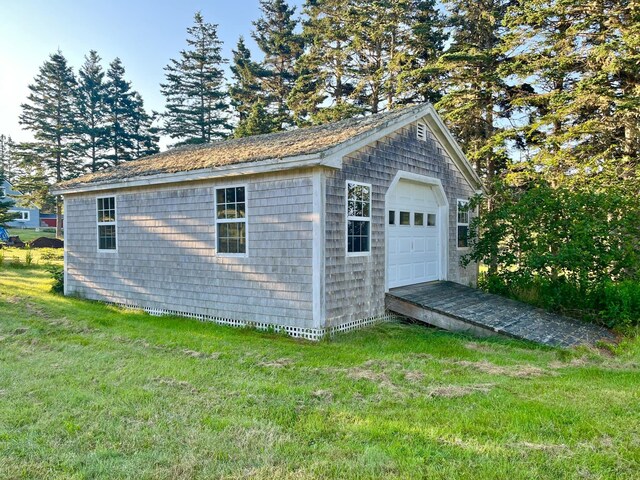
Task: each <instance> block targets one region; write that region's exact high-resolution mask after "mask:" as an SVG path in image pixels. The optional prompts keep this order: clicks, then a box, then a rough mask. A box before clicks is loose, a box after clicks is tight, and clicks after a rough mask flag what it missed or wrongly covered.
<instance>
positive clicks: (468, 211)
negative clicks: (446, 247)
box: [456, 198, 471, 250]
mask: <svg viewBox="0 0 640 480" xmlns="http://www.w3.org/2000/svg"><path fill="white" fill-rule="evenodd" d="M460 203H463V204H465V205H469V200H464V199H462V198H457V199H456V249H457V250H469V248H470V247H469V246H466V247H460V246H459V245H460V242H459V240H460V239H459V238H458V227H465V226H466V227H467V245H468V244H469V237H468V234H469V224H470V223H471V210H470V209H467V223H464V222H459V221H458V215H459V213H460Z"/></svg>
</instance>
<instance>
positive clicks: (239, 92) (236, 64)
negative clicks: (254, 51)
mask: <svg viewBox="0 0 640 480" xmlns="http://www.w3.org/2000/svg"><path fill="white" fill-rule="evenodd" d="M232 52H233V61H232V63H231V75H232V78H233V83H232V84H231V87H230V88H229V96H230V97H231V105H232V106H233V108H234V109H235V111H236V112H237V114H238V117H239V120H240V122H243V121H245V120H246V119H247V117H248V116H249V114H250V113H251V111H252V109H253V107H254V106H255V105H256V104H257V103H259V102H262V103H264V101H265V99H264V94H263V93H262V90H261V79H262V78H263V77H264V76H266V75H267V74H268V72H266V71H265V70H263V69H262V67H261V66H260V64H259V63H257V62H254V61H253V59H252V58H251V51H250V50H249V49H248V48H247V46H246V44H245V43H244V38H243V37H240V38H239V39H238V44H237V46H236V49H235V50H233V51H232ZM234 134H235V133H234Z"/></svg>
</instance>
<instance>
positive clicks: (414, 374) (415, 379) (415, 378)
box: [404, 370, 425, 383]
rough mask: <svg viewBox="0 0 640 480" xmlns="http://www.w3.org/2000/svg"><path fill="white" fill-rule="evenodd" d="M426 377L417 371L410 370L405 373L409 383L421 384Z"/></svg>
mask: <svg viewBox="0 0 640 480" xmlns="http://www.w3.org/2000/svg"><path fill="white" fill-rule="evenodd" d="M424 377H425V375H424V373H422V372H419V371H417V370H408V371H406V372H404V378H405V380H406V381H407V382H411V383H419V382H421V381H422V380H423V379H424Z"/></svg>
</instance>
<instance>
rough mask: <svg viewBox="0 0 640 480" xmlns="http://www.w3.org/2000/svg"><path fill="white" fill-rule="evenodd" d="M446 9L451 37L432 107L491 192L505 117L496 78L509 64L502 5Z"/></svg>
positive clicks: (502, 150) (454, 2) (491, 1)
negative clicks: (439, 92)
mask: <svg viewBox="0 0 640 480" xmlns="http://www.w3.org/2000/svg"><path fill="white" fill-rule="evenodd" d="M446 5H447V7H448V9H449V12H450V16H449V20H448V24H449V26H450V28H451V29H452V37H451V44H450V46H449V48H448V49H447V50H446V51H445V53H444V54H443V55H442V56H441V57H440V59H439V60H438V65H437V66H438V68H439V70H440V74H441V78H442V86H441V88H442V89H443V90H444V92H445V94H444V96H443V97H442V99H441V100H440V101H439V102H438V103H437V105H436V108H437V109H438V110H439V111H440V113H441V114H442V115H443V117H444V119H445V121H446V122H447V125H448V126H449V127H450V128H451V130H452V131H453V133H454V134H455V136H456V137H457V140H458V141H459V142H460V143H461V145H462V147H463V149H464V151H465V153H466V154H467V156H468V157H469V159H470V160H471V161H472V163H473V164H474V165H475V168H476V171H477V173H478V174H479V175H480V176H481V177H482V178H483V179H484V182H485V186H486V187H487V188H488V189H489V190H491V187H492V185H493V182H494V179H495V178H496V177H497V176H499V175H501V174H502V173H503V172H504V169H505V168H506V164H507V163H508V161H509V159H508V154H507V151H506V147H505V140H504V138H503V136H502V135H503V132H502V126H501V121H504V119H505V118H507V117H508V116H509V115H510V110H509V108H505V106H506V102H507V99H508V93H507V92H508V90H509V88H508V85H507V84H506V81H505V78H504V77H503V76H502V75H501V73H500V68H501V67H503V65H504V64H505V63H506V62H508V61H509V59H508V58H507V57H506V56H505V54H504V50H503V35H504V31H503V27H502V19H503V18H504V15H505V12H506V9H507V6H508V0H483V1H481V2H466V1H463V0H447V2H446Z"/></svg>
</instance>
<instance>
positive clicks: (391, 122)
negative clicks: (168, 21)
mask: <svg viewBox="0 0 640 480" xmlns="http://www.w3.org/2000/svg"><path fill="white" fill-rule="evenodd" d="M480 188H481V187H480V180H479V179H478V177H477V175H476V174H475V172H474V170H473V168H472V167H471V166H470V164H469V162H468V161H467V160H466V158H465V157H464V155H463V154H462V152H461V151H460V148H459V147H458V146H457V145H456V143H455V141H454V140H453V138H452V137H451V135H450V133H449V132H448V131H447V129H446V128H445V126H444V125H443V123H442V121H441V120H440V119H439V118H438V116H437V114H436V112H435V110H434V109H433V107H431V106H430V105H417V106H413V107H407V108H404V109H399V110H393V111H391V112H386V113H382V114H377V115H371V116H368V117H364V118H356V119H349V120H344V121H341V122H336V123H333V124H328V125H323V126H317V127H310V128H305V129H299V130H293V131H288V132H282V133H276V134H269V135H260V136H255V137H249V138H244V139H237V140H228V141H224V142H217V143H212V144H208V145H203V146H195V147H186V148H178V149H173V150H169V151H167V152H164V153H161V154H158V155H154V156H150V157H146V158H143V159H140V160H136V161H133V162H128V163H126V164H123V165H120V166H118V167H115V168H112V169H110V170H105V171H103V172H98V173H94V174H90V175H85V176H83V177H80V178H77V179H74V180H71V181H68V182H65V183H61V184H59V185H57V186H56V187H55V188H54V191H53V193H55V194H62V195H64V199H65V220H66V229H65V236H66V239H65V249H66V250H65V276H66V280H65V291H66V293H67V294H74V295H82V296H85V297H87V298H91V299H96V300H102V301H106V302H111V303H114V304H119V305H125V306H130V307H137V308H142V309H145V310H147V311H150V312H153V313H156V314H163V313H171V314H178V315H185V316H190V317H195V318H199V319H203V320H211V321H215V322H218V323H223V324H230V325H247V324H251V325H256V326H258V327H269V326H274V327H276V328H282V329H284V330H285V331H287V332H288V333H290V334H291V335H294V336H300V337H305V338H310V339H317V338H320V337H322V336H323V335H324V334H326V333H327V332H329V331H339V330H349V329H352V328H356V327H358V326H360V325H365V324H368V323H372V322H375V321H378V320H380V319H382V318H384V316H385V307H384V305H385V292H387V291H388V290H389V289H390V288H394V287H398V286H404V285H411V284H416V283H423V282H430V281H434V280H451V281H454V282H458V283H462V284H467V285H468V284H474V283H475V282H476V279H477V269H476V267H475V266H473V265H471V266H469V267H467V268H462V267H461V266H460V257H461V256H462V255H463V254H464V253H466V246H467V239H466V235H467V231H468V225H469V221H470V218H469V217H470V213H469V212H468V210H467V208H466V203H467V202H468V200H469V198H470V197H472V196H473V195H474V194H475V193H476V192H477V191H478V190H479V189H480Z"/></svg>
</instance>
